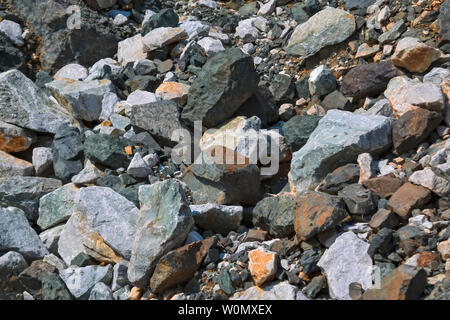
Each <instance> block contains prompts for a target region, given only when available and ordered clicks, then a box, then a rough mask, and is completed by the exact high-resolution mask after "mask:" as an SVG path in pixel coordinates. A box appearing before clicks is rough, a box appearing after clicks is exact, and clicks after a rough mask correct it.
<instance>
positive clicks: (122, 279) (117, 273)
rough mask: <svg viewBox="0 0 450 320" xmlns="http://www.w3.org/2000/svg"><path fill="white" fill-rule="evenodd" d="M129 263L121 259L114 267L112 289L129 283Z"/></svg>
mask: <svg viewBox="0 0 450 320" xmlns="http://www.w3.org/2000/svg"><path fill="white" fill-rule="evenodd" d="M127 272H128V263H124V262H123V261H119V262H118V263H116V264H115V265H114V267H113V279H112V284H111V289H112V291H117V290H118V289H120V288H122V287H124V286H126V285H128V284H129V281H128V278H127Z"/></svg>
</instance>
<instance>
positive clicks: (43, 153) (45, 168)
mask: <svg viewBox="0 0 450 320" xmlns="http://www.w3.org/2000/svg"><path fill="white" fill-rule="evenodd" d="M32 159H33V160H32V161H33V167H34V172H35V173H36V175H37V176H44V175H46V174H47V173H48V172H49V171H51V169H52V168H53V151H52V148H47V147H37V148H34V149H33V158H32Z"/></svg>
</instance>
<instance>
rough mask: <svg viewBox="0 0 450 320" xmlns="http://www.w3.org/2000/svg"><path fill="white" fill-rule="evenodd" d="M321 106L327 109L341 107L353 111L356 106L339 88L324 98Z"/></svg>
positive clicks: (340, 108)
mask: <svg viewBox="0 0 450 320" xmlns="http://www.w3.org/2000/svg"><path fill="white" fill-rule="evenodd" d="M321 106H322V107H323V108H324V109H325V110H326V111H328V110H332V109H339V110H345V111H353V110H354V106H353V105H352V103H350V101H349V100H348V99H347V98H346V97H345V96H344V95H343V94H342V93H341V92H340V91H338V90H334V91H333V92H331V93H329V94H327V95H326V97H325V98H324V99H323V100H322V103H321Z"/></svg>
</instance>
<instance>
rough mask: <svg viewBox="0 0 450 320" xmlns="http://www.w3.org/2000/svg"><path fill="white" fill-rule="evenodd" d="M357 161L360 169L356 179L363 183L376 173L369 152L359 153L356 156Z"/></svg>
mask: <svg viewBox="0 0 450 320" xmlns="http://www.w3.org/2000/svg"><path fill="white" fill-rule="evenodd" d="M357 162H358V165H359V169H360V171H359V181H358V183H359V184H361V183H363V182H364V181H366V180H369V179H370V178H373V177H374V176H375V175H376V173H375V168H374V167H373V159H372V156H371V155H370V154H369V153H361V154H360V155H359V156H358V159H357Z"/></svg>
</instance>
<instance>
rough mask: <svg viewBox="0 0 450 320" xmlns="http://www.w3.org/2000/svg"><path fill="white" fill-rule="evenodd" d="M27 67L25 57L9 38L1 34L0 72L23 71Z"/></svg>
mask: <svg viewBox="0 0 450 320" xmlns="http://www.w3.org/2000/svg"><path fill="white" fill-rule="evenodd" d="M24 65H25V56H24V54H23V53H22V51H21V50H20V49H19V48H17V47H15V46H14V43H13V42H12V41H11V40H10V39H9V37H8V36H6V35H4V34H3V33H0V72H4V71H8V70H10V69H22V68H23V66H24Z"/></svg>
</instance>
